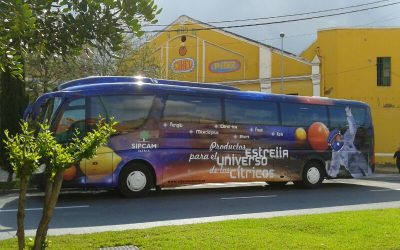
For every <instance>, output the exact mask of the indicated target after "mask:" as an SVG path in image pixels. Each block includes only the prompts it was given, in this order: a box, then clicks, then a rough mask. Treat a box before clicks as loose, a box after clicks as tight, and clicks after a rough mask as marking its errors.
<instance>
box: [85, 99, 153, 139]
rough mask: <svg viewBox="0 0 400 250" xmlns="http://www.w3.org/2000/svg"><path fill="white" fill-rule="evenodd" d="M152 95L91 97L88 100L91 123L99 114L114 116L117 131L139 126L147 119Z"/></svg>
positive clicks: (129, 129)
mask: <svg viewBox="0 0 400 250" xmlns="http://www.w3.org/2000/svg"><path fill="white" fill-rule="evenodd" d="M153 99H154V96H152V95H151V96H150V95H143V96H141V95H118V96H97V97H92V98H91V102H90V117H89V118H90V119H89V122H90V123H91V124H95V123H96V122H97V120H98V119H99V115H100V116H102V117H103V118H106V119H110V118H111V117H114V119H115V121H117V122H118V124H117V125H116V126H115V129H116V130H117V131H119V132H127V131H132V130H134V129H136V128H138V127H139V126H141V125H142V124H143V123H144V121H145V120H146V119H147V117H148V115H149V112H150V109H151V106H152V104H153Z"/></svg>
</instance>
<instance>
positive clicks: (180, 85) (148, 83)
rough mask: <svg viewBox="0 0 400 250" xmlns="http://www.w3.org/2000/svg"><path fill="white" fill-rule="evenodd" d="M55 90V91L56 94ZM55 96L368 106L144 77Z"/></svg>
mask: <svg viewBox="0 0 400 250" xmlns="http://www.w3.org/2000/svg"><path fill="white" fill-rule="evenodd" d="M57 90H58V91H57ZM57 90H56V92H63V93H65V95H71V94H72V95H76V94H78V95H80V96H91V95H104V94H107V95H111V94H129V93H173V92H181V93H182V92H185V93H186V94H190V93H193V94H194V93H195V94H202V95H206V96H208V95H213V96H225V97H228V98H229V97H231V98H245V99H253V100H269V101H281V102H295V103H305V104H307V103H308V104H325V105H340V104H342V105H350V104H351V105H360V106H366V107H367V106H368V105H367V104H366V103H364V102H360V101H354V100H343V99H331V98H326V97H310V96H293V95H281V94H268V93H262V92H256V91H239V89H238V88H235V87H231V86H225V85H219V84H204V83H191V82H182V81H174V80H160V79H152V78H145V77H114V76H112V77H87V78H82V79H77V80H73V81H69V82H66V83H64V84H61V85H60V86H59V87H58V88H57Z"/></svg>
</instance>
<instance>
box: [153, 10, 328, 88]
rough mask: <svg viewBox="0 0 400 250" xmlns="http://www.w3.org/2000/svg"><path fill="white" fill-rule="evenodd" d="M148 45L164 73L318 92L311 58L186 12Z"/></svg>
mask: <svg viewBox="0 0 400 250" xmlns="http://www.w3.org/2000/svg"><path fill="white" fill-rule="evenodd" d="M148 45H149V46H151V48H153V49H155V51H156V52H155V57H156V58H158V60H159V62H160V64H161V65H162V67H163V68H164V71H165V78H167V79H176V80H182V81H191V82H204V83H222V84H227V85H233V86H236V87H239V88H240V89H242V90H253V91H262V92H267V93H271V92H273V93H282V92H283V93H286V94H297V95H319V93H320V91H319V89H318V87H319V76H318V73H319V70H316V69H314V71H316V72H317V75H314V77H312V71H313V64H312V63H311V62H308V61H306V60H304V59H301V58H300V57H298V56H296V55H294V54H291V53H289V52H286V51H283V52H282V51H281V50H279V49H277V48H274V47H271V46H269V45H266V44H263V43H259V42H257V41H254V40H251V39H248V38H245V37H242V36H240V35H237V34H234V33H231V32H228V31H226V30H222V29H218V28H216V27H214V26H211V25H209V24H206V23H202V22H200V21H197V20H194V19H192V18H189V17H187V16H181V17H179V18H178V19H177V20H176V21H175V22H173V23H172V24H171V25H170V26H168V27H167V28H165V29H164V30H163V32H160V33H158V34H157V35H156V36H155V37H154V38H152V39H151V40H150V41H149V42H148ZM282 59H283V60H282ZM282 63H283V65H284V71H283V72H284V76H285V77H284V79H283V82H284V84H282V85H283V87H281V65H282ZM315 67H318V64H317V65H316V66H315ZM315 67H314V68H315ZM313 81H314V85H315V86H316V87H314V88H313ZM313 90H314V92H313Z"/></svg>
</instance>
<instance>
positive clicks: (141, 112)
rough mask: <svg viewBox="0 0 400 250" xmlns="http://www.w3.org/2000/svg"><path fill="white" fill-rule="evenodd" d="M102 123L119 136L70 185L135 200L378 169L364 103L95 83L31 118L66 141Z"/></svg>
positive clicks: (193, 86)
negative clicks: (163, 191)
mask: <svg viewBox="0 0 400 250" xmlns="http://www.w3.org/2000/svg"><path fill="white" fill-rule="evenodd" d="M99 116H101V117H103V118H106V119H110V117H114V118H115V120H116V121H117V122H118V124H117V125H116V127H115V129H116V130H117V132H116V133H115V134H114V135H112V136H111V137H110V139H109V141H108V143H107V145H104V146H102V147H100V148H99V149H98V151H97V155H96V156H95V157H94V158H93V159H90V160H89V159H85V160H82V161H81V162H80V163H79V164H77V165H76V166H71V167H70V168H69V169H67V170H66V171H65V173H64V186H69V187H100V188H117V189H119V191H120V192H121V193H122V194H123V195H124V196H127V197H135V196H143V195H146V194H147V193H148V192H149V191H150V190H151V189H152V188H162V187H173V186H181V185H192V184H200V183H215V182H251V181H265V182H267V183H268V184H269V185H273V186H283V185H285V184H286V183H288V182H293V183H294V184H295V185H298V186H302V187H305V188H316V187H318V186H320V185H321V183H322V182H323V180H324V178H337V177H339V178H343V177H354V178H357V177H362V176H366V175H369V174H371V173H372V172H373V170H374V150H373V149H374V133H373V126H372V120H371V115H370V108H369V106H368V105H367V104H365V103H362V102H358V101H349V100H337V99H329V98H318V97H304V96H289V95H275V94H265V93H259V92H244V91H238V89H237V88H234V87H230V86H223V85H218V84H198V83H188V82H179V81H169V80H156V79H151V78H141V77H89V78H83V79H78V80H74V81H70V82H67V83H64V84H61V85H60V86H59V87H58V88H57V89H56V90H55V91H54V92H51V93H47V94H44V95H43V96H41V97H39V98H38V99H37V100H36V102H35V103H33V104H32V105H31V106H30V107H29V110H28V111H27V112H26V117H27V119H35V120H39V121H44V120H48V121H50V125H51V129H52V131H54V133H55V136H56V138H57V140H58V141H59V142H60V143H66V142H68V141H69V140H71V138H72V136H73V134H74V132H75V131H76V130H79V131H80V132H81V133H82V134H85V133H87V132H88V131H90V130H91V129H92V128H93V127H94V125H95V124H96V122H97V121H98V119H99ZM40 176H41V173H37V174H36V175H35V177H36V178H34V179H35V180H37V181H38V182H40V178H39V177H40Z"/></svg>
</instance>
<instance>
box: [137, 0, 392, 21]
mask: <svg viewBox="0 0 400 250" xmlns="http://www.w3.org/2000/svg"><path fill="white" fill-rule="evenodd" d="M388 1H390V0H381V1H375V2H370V3H364V4H357V5H351V6H346V7H341V8H334V9H326V10H318V11H311V12H302V13H295V14H287V15H280V16H271V17H258V18H247V19H235V20H225V21H211V22H207V23H208V24H218V23H234V22H247V21H258V20H269V19H276V18H284V17H294V16H304V15H310V14H317V13H324V12H331V11H338V10H345V9H352V8H357V7H362V6H367V5H373V4H378V3H382V2H388ZM199 23H201V22H199ZM183 25H192V24H183ZM168 26H170V25H169V24H146V25H143V26H142V27H168Z"/></svg>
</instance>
